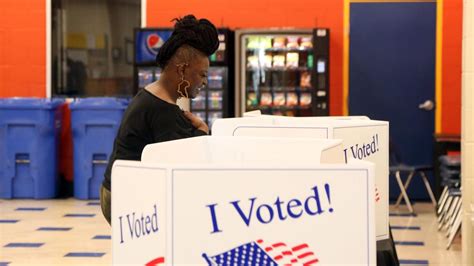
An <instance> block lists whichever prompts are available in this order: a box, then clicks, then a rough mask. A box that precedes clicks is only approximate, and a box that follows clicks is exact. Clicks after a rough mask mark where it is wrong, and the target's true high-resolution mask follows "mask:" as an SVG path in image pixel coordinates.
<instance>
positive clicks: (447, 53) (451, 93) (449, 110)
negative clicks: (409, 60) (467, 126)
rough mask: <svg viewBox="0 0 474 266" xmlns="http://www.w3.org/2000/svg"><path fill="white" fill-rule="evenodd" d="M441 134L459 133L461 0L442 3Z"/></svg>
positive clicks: (445, 0) (446, 0)
mask: <svg viewBox="0 0 474 266" xmlns="http://www.w3.org/2000/svg"><path fill="white" fill-rule="evenodd" d="M443 3H444V9H443V55H442V57H443V59H442V60H443V70H442V71H443V72H442V73H443V79H442V97H443V98H442V104H441V105H442V117H441V132H442V133H445V134H447V133H451V134H460V133H461V67H462V16H463V13H462V6H463V4H462V0H444V2H443Z"/></svg>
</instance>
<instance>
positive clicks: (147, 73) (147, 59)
mask: <svg viewBox="0 0 474 266" xmlns="http://www.w3.org/2000/svg"><path fill="white" fill-rule="evenodd" d="M218 30H219V42H220V45H219V48H218V50H217V51H216V52H215V53H214V54H213V55H211V56H210V57H209V62H210V67H209V72H208V85H207V87H206V88H205V89H203V90H201V92H200V93H199V95H198V96H197V97H196V98H195V99H193V100H191V104H190V110H191V112H193V113H194V114H195V115H197V116H199V117H200V118H201V119H202V120H203V121H204V122H206V123H207V124H208V125H209V128H211V127H212V123H213V122H214V120H216V119H217V118H223V117H232V116H234V109H235V108H234V95H235V93H234V89H233V87H234V79H233V75H232V74H233V73H234V54H233V51H234V32H233V31H231V30H229V29H224V28H223V29H218ZM171 34H172V29H171V28H139V29H136V30H135V34H134V36H135V42H134V43H135V58H134V84H135V86H134V88H135V93H136V92H138V90H140V89H143V88H144V87H145V86H146V85H148V84H150V83H151V82H153V81H155V80H158V79H159V78H160V74H161V69H160V68H159V67H158V66H157V65H156V62H155V58H156V54H157V53H158V50H159V49H160V47H161V46H162V45H163V43H164V42H165V41H166V40H168V38H169V37H170V36H171Z"/></svg>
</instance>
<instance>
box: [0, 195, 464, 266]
mask: <svg viewBox="0 0 474 266" xmlns="http://www.w3.org/2000/svg"><path fill="white" fill-rule="evenodd" d="M390 208H391V211H390V213H391V215H390V223H391V225H392V227H393V228H392V230H393V231H392V232H393V235H394V240H395V242H396V244H397V251H398V256H399V259H400V262H401V263H402V264H401V265H461V239H460V238H459V237H458V238H457V239H456V240H455V242H454V244H453V246H452V247H451V249H450V250H449V251H447V250H446V243H447V240H446V238H445V237H444V233H440V232H438V231H437V222H436V218H435V215H434V211H433V207H432V206H431V205H430V204H428V203H419V204H415V205H414V208H415V211H416V212H417V215H416V216H415V217H412V216H405V215H403V214H404V213H406V210H405V208H404V207H400V209H394V208H393V206H391V207H390ZM399 214H402V216H399ZM110 236H111V230H110V228H109V226H108V224H107V223H106V221H105V220H104V218H103V217H102V214H101V212H100V205H99V202H98V201H80V200H75V199H67V200H41V201H36V200H0V266H3V265H25V264H26V265H81V266H82V265H107V264H111V262H112V254H111V240H110ZM321 265H322V264H321Z"/></svg>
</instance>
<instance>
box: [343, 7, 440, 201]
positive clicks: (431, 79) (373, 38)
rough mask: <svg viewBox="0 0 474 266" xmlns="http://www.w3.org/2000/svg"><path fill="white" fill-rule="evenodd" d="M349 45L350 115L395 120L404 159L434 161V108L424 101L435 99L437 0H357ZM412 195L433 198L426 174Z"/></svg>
mask: <svg viewBox="0 0 474 266" xmlns="http://www.w3.org/2000/svg"><path fill="white" fill-rule="evenodd" d="M349 49H350V50H349V54H350V55H349V113H350V115H367V116H369V117H370V118H371V119H377V120H387V121H389V122H390V139H391V141H392V143H393V144H394V146H395V148H396V149H397V151H398V152H399V154H400V156H401V158H402V160H403V161H404V162H405V163H407V164H417V165H419V164H432V158H433V157H432V156H433V133H434V109H433V110H430V108H429V106H428V104H427V105H426V106H425V108H424V109H423V108H420V104H422V103H424V102H425V101H427V100H429V101H434V92H435V58H436V3H429V2H428V3H427V2H425V3H412V2H409V3H406V2H405V3H351V6H350V46H349ZM430 179H432V175H430ZM430 181H431V183H433V182H432V180H430ZM399 191H400V190H399V189H398V185H397V184H396V182H395V180H394V178H391V179H390V198H391V199H393V198H394V197H396V196H398V193H399ZM408 194H409V196H410V198H411V199H429V197H428V194H427V192H426V189H425V187H424V185H423V182H421V178H414V179H413V182H412V184H411V185H410V188H409V190H408Z"/></svg>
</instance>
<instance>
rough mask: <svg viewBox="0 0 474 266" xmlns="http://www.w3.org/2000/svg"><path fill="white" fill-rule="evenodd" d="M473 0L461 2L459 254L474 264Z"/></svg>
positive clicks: (465, 260)
mask: <svg viewBox="0 0 474 266" xmlns="http://www.w3.org/2000/svg"><path fill="white" fill-rule="evenodd" d="M473 14H474V0H464V15H463V20H464V21H463V53H462V59H463V66H462V147H461V149H462V164H461V167H462V186H463V192H462V193H463V212H464V217H463V222H462V253H463V263H464V264H465V265H474V164H473V162H474V16H473Z"/></svg>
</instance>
